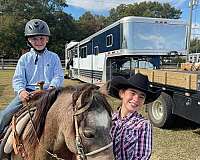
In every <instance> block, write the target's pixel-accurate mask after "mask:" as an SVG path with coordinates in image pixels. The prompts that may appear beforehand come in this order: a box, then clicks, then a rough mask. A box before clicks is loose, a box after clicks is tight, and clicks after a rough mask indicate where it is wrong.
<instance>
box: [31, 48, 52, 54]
mask: <svg viewBox="0 0 200 160" xmlns="http://www.w3.org/2000/svg"><path fill="white" fill-rule="evenodd" d="M30 51H31V52H32V53H34V54H37V52H36V51H35V50H34V48H31V50H30ZM47 51H48V50H47V48H45V49H44V52H43V53H42V54H45V53H47Z"/></svg>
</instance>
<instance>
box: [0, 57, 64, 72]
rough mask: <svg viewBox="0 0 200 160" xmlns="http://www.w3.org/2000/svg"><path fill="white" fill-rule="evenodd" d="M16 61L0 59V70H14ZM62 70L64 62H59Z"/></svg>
mask: <svg viewBox="0 0 200 160" xmlns="http://www.w3.org/2000/svg"><path fill="white" fill-rule="evenodd" d="M17 62H18V59H4V58H1V61H0V70H4V69H11V70H14V69H15V67H16V65H17ZM61 64H62V67H63V69H64V68H65V60H61Z"/></svg>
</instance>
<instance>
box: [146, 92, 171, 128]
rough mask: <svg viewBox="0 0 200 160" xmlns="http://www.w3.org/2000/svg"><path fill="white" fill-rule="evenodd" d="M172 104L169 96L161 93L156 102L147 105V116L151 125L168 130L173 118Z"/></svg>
mask: <svg viewBox="0 0 200 160" xmlns="http://www.w3.org/2000/svg"><path fill="white" fill-rule="evenodd" d="M174 105H175V104H174V102H173V100H172V98H171V96H170V95H168V94H166V93H164V92H162V93H161V95H160V96H159V97H158V99H157V100H155V101H154V102H152V103H150V104H148V106H147V111H148V116H149V119H150V121H151V122H152V124H153V125H154V126H156V127H159V128H170V127H171V126H172V122H173V120H174V118H175V116H174V115H173V114H172V108H173V106H174Z"/></svg>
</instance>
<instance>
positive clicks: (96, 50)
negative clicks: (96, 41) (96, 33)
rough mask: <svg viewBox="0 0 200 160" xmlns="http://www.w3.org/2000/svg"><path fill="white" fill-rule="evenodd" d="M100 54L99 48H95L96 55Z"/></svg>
mask: <svg viewBox="0 0 200 160" xmlns="http://www.w3.org/2000/svg"><path fill="white" fill-rule="evenodd" d="M98 54H99V46H95V47H94V55H98Z"/></svg>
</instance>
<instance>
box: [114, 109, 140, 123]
mask: <svg viewBox="0 0 200 160" xmlns="http://www.w3.org/2000/svg"><path fill="white" fill-rule="evenodd" d="M139 116H140V114H139V113H138V112H137V111H135V112H133V113H131V112H130V113H128V114H127V116H126V117H124V118H121V117H120V110H119V111H118V112H115V113H114V114H113V116H112V120H113V121H114V120H122V121H128V120H130V119H131V118H132V117H139Z"/></svg>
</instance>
